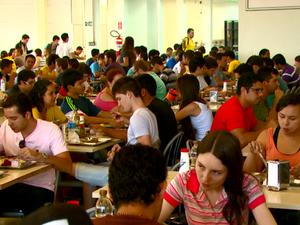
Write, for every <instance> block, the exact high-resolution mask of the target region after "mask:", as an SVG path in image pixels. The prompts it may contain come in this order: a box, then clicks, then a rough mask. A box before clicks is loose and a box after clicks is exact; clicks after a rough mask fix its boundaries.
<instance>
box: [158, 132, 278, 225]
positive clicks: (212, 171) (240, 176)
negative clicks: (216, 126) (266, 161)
mask: <svg viewBox="0 0 300 225" xmlns="http://www.w3.org/2000/svg"><path fill="white" fill-rule="evenodd" d="M197 152H198V157H197V160H196V167H195V169H192V170H189V171H187V172H184V173H181V174H178V175H177V176H176V177H175V178H174V179H173V180H172V181H171V183H169V185H168V187H167V189H166V192H165V194H164V200H163V205H162V210H161V214H160V218H159V222H163V221H165V220H166V219H167V218H169V216H170V215H171V213H172V211H173V210H174V209H175V208H176V207H177V206H178V205H179V204H180V203H183V204H184V207H185V214H186V218H187V222H188V224H230V225H241V224H248V214H249V210H251V211H252V213H253V215H254V218H255V220H256V222H257V224H258V225H260V224H268V225H271V224H272V225H273V224H276V222H275V220H274V218H273V217H272V215H271V213H270V211H269V209H268V208H267V206H266V203H265V198H264V194H263V192H262V190H261V189H260V187H259V184H258V181H257V180H256V179H255V178H254V177H253V176H251V175H247V174H244V173H243V156H242V153H241V148H240V142H239V140H238V139H237V138H236V137H235V136H234V135H232V134H231V133H229V132H227V131H214V132H211V133H209V134H208V135H207V136H206V137H205V138H204V139H203V140H202V141H201V142H199V144H198V149H197Z"/></svg>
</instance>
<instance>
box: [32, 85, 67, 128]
mask: <svg viewBox="0 0 300 225" xmlns="http://www.w3.org/2000/svg"><path fill="white" fill-rule="evenodd" d="M30 98H31V101H32V104H33V108H32V116H33V118H35V119H42V120H46V121H50V122H54V123H56V124H58V125H60V124H63V123H65V122H67V118H66V116H65V114H63V112H62V111H61V110H60V108H59V107H58V106H56V105H55V100H56V85H55V84H54V83H52V82H51V81H49V80H38V81H37V82H36V83H35V84H34V86H33V88H32V90H31V92H30Z"/></svg>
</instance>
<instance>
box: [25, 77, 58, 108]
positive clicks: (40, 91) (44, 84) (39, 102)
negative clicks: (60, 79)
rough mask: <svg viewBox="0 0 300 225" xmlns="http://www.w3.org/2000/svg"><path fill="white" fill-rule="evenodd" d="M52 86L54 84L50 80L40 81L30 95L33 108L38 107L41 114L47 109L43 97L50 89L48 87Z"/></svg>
mask: <svg viewBox="0 0 300 225" xmlns="http://www.w3.org/2000/svg"><path fill="white" fill-rule="evenodd" d="M52 84H53V83H52V82H51V81H49V80H45V79H42V80H38V81H37V82H36V83H35V84H34V86H33V88H32V90H31V92H30V94H29V96H30V98H31V101H32V104H33V106H34V107H36V108H37V110H38V111H39V112H42V111H43V109H44V108H45V104H44V99H43V97H44V95H45V93H46V91H47V89H48V86H49V85H52Z"/></svg>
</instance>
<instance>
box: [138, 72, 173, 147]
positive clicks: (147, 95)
mask: <svg viewBox="0 0 300 225" xmlns="http://www.w3.org/2000/svg"><path fill="white" fill-rule="evenodd" d="M135 79H136V80H137V81H138V83H139V85H140V86H141V97H142V100H143V102H144V104H145V106H146V107H147V108H148V109H150V111H151V112H152V113H153V114H154V115H155V117H156V120H157V125H158V133H159V139H160V142H161V143H160V150H161V151H163V150H164V149H165V147H166V146H167V144H168V143H169V141H170V140H171V139H172V138H173V137H174V136H175V135H176V134H177V122H176V119H175V115H174V113H173V111H172V109H171V107H170V106H169V105H168V104H167V103H166V102H164V101H162V100H160V99H158V98H156V97H155V90H156V83H155V80H154V79H153V77H151V76H150V75H149V74H141V75H138V76H136V77H135Z"/></svg>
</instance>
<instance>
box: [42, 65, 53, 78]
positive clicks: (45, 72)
mask: <svg viewBox="0 0 300 225" xmlns="http://www.w3.org/2000/svg"><path fill="white" fill-rule="evenodd" d="M56 76H57V73H56V71H55V70H52V71H50V69H49V67H48V66H47V65H46V66H44V67H43V68H42V69H41V77H42V79H47V80H53V81H54V80H55V78H56Z"/></svg>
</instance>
